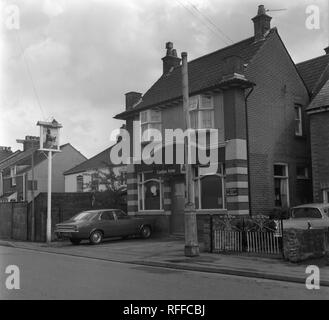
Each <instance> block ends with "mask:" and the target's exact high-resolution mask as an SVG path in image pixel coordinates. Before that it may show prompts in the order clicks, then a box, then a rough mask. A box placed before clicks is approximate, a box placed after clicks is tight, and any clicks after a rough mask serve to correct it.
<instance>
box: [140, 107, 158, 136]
mask: <svg viewBox="0 0 329 320" xmlns="http://www.w3.org/2000/svg"><path fill="white" fill-rule="evenodd" d="M140 121H141V137H142V139H141V141H142V142H149V141H150V140H151V136H152V134H151V132H149V131H148V130H151V129H156V130H158V131H159V132H160V133H161V128H162V126H161V111H160V110H152V109H149V110H145V111H142V112H141V113H140ZM153 138H154V139H155V140H158V139H157V138H158V137H153Z"/></svg>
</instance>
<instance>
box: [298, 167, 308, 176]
mask: <svg viewBox="0 0 329 320" xmlns="http://www.w3.org/2000/svg"><path fill="white" fill-rule="evenodd" d="M296 175H297V179H308V178H309V176H308V168H307V167H304V166H297V167H296Z"/></svg>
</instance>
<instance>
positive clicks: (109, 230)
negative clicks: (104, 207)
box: [99, 211, 116, 238]
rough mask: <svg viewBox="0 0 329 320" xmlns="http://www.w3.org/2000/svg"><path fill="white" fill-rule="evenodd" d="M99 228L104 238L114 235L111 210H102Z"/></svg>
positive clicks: (113, 218)
mask: <svg viewBox="0 0 329 320" xmlns="http://www.w3.org/2000/svg"><path fill="white" fill-rule="evenodd" d="M99 228H100V229H101V230H103V232H104V238H108V237H115V236H116V221H115V217H114V215H113V211H103V212H102V213H101V214H100V216H99Z"/></svg>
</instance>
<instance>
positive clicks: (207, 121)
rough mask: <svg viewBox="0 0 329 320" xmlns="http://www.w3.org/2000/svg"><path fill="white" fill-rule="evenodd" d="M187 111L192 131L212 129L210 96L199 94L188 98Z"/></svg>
mask: <svg viewBox="0 0 329 320" xmlns="http://www.w3.org/2000/svg"><path fill="white" fill-rule="evenodd" d="M189 110H190V119H191V128H192V129H211V128H213V127H214V103H213V97H212V96H211V95H206V94H201V95H197V96H193V97H190V103H189Z"/></svg>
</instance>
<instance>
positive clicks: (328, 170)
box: [297, 47, 329, 202]
mask: <svg viewBox="0 0 329 320" xmlns="http://www.w3.org/2000/svg"><path fill="white" fill-rule="evenodd" d="M325 53H326V54H325V55H322V56H320V57H317V58H314V59H311V60H308V61H304V62H302V63H299V64H298V65H297V67H298V70H299V72H300V74H301V76H302V77H303V78H304V80H305V83H306V84H307V87H308V90H309V94H310V104H309V106H308V108H307V113H308V115H309V119H310V120H309V121H310V138H311V150H312V178H313V198H314V202H329V47H327V48H325Z"/></svg>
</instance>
